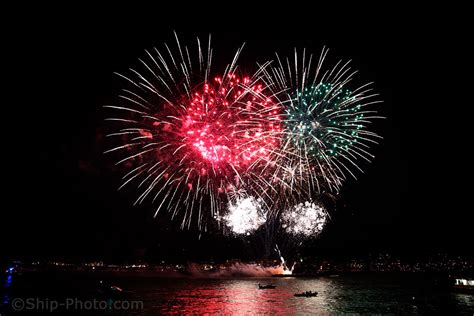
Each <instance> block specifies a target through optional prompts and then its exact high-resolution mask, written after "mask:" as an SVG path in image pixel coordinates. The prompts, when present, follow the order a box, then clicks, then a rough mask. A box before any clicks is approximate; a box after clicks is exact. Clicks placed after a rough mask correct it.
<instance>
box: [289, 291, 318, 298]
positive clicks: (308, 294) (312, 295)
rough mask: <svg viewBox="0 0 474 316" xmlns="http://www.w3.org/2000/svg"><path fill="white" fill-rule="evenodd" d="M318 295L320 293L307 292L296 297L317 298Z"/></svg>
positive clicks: (297, 294)
mask: <svg viewBox="0 0 474 316" xmlns="http://www.w3.org/2000/svg"><path fill="white" fill-rule="evenodd" d="M317 295H318V292H312V291H305V292H303V293H296V294H295V296H296V297H315V296H317Z"/></svg>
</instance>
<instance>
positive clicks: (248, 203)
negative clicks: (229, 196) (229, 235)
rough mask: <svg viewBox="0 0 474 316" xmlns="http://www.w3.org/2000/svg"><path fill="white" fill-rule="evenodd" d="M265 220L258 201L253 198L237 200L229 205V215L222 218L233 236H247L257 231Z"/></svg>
mask: <svg viewBox="0 0 474 316" xmlns="http://www.w3.org/2000/svg"><path fill="white" fill-rule="evenodd" d="M266 220H267V217H266V214H265V213H264V212H263V210H262V206H261V204H260V201H259V200H256V199H255V198H253V197H246V198H237V201H236V202H235V204H234V203H232V202H230V203H229V213H228V214H227V215H226V216H224V221H225V223H226V225H227V226H228V227H229V228H230V229H231V230H232V232H234V233H235V234H247V235H249V234H250V233H251V232H253V231H255V230H257V229H258V228H259V227H260V226H261V225H262V224H263V223H265V221H266Z"/></svg>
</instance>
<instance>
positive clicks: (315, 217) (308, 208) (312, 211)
mask: <svg viewBox="0 0 474 316" xmlns="http://www.w3.org/2000/svg"><path fill="white" fill-rule="evenodd" d="M327 217H328V215H327V212H326V209H325V208H324V207H323V206H322V204H316V203H314V202H308V201H307V202H304V203H300V204H298V205H295V206H294V207H292V208H290V209H288V210H286V211H284V212H283V213H282V215H281V223H282V224H281V226H282V228H283V229H284V230H285V231H286V232H287V233H289V234H290V235H293V236H296V237H303V238H306V237H316V236H318V235H319V234H320V233H321V232H322V230H323V228H324V225H325V224H326V220H327Z"/></svg>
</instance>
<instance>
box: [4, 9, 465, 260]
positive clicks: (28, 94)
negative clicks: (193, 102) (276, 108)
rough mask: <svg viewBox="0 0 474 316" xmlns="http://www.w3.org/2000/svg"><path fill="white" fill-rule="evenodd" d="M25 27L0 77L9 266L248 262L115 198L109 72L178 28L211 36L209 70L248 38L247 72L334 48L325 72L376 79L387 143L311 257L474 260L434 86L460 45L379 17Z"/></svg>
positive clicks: (228, 247)
mask: <svg viewBox="0 0 474 316" xmlns="http://www.w3.org/2000/svg"><path fill="white" fill-rule="evenodd" d="M28 22H29V23H25V25H24V26H25V30H23V31H21V32H18V36H16V35H15V36H12V38H11V39H12V44H11V45H9V46H8V47H10V49H9V53H10V54H11V56H12V57H11V58H9V59H4V63H5V64H6V67H7V68H9V69H11V70H12V72H11V75H9V77H8V78H4V79H6V80H7V81H8V80H9V81H10V83H11V84H10V85H8V86H11V87H12V88H11V89H9V91H8V92H9V93H12V98H11V99H9V100H8V102H7V100H6V99H4V101H3V102H2V103H3V107H8V108H10V109H11V110H13V111H14V112H15V113H14V114H12V115H8V116H6V117H4V120H7V122H6V124H7V125H8V126H10V127H9V128H8V129H6V130H5V131H4V132H6V133H7V134H6V135H5V137H6V138H7V141H6V143H4V146H3V153H4V155H6V156H7V159H8V160H11V162H9V164H5V165H4V173H6V174H8V179H5V182H4V183H3V184H4V185H7V186H8V189H7V191H6V192H4V193H6V196H4V199H3V200H4V203H3V207H2V211H1V212H2V220H1V226H2V229H1V238H2V239H1V240H2V242H1V246H0V251H1V253H2V255H4V257H11V258H13V257H26V258H34V257H40V258H47V257H50V256H59V257H65V258H72V259H78V258H79V259H82V258H104V259H111V260H125V259H130V258H137V257H140V256H142V255H143V254H146V255H147V256H148V257H151V258H156V259H161V258H174V257H177V258H190V259H194V258H197V259H202V258H209V257H215V256H216V253H219V255H220V256H223V257H226V256H227V257H232V256H233V257H239V256H243V257H244V256H245V254H243V253H239V251H240V252H242V250H241V249H240V248H239V247H236V248H232V247H233V246H234V245H236V244H238V241H235V240H234V241H232V240H227V239H223V238H220V237H219V235H218V234H215V233H209V234H203V235H202V236H201V239H199V234H198V233H197V232H195V231H189V232H181V231H180V230H179V229H175V228H173V225H170V224H169V223H168V222H166V221H162V220H156V219H153V218H152V215H153V213H154V206H153V205H151V204H150V203H149V202H147V203H144V204H143V205H142V206H141V207H132V204H133V202H134V200H135V197H136V194H137V192H136V191H134V190H133V188H131V187H130V188H129V189H127V190H124V191H121V192H117V187H118V186H119V184H120V176H121V173H117V172H115V171H114V169H113V168H112V165H113V163H114V161H113V160H112V159H110V157H107V156H104V155H103V154H102V152H103V151H104V150H106V149H107V148H106V144H104V142H103V135H104V131H105V126H106V124H105V123H104V122H103V119H104V118H105V117H106V112H105V111H104V110H103V109H102V108H101V107H102V105H105V104H110V103H111V102H113V100H114V98H115V96H116V95H117V93H118V92H119V85H118V83H119V82H120V81H119V80H118V78H117V77H116V76H114V75H113V72H115V71H116V72H125V71H126V70H127V69H128V67H133V66H134V65H136V64H137V62H138V58H140V57H143V56H144V54H145V51H144V50H145V49H150V48H153V47H154V46H157V47H158V46H161V45H162V43H163V42H164V41H166V42H172V41H173V34H172V31H173V29H176V30H177V31H178V34H179V35H180V39H181V41H182V43H184V42H189V41H193V40H194V38H195V36H196V35H198V36H199V37H200V38H201V39H206V38H207V34H208V33H210V32H211V33H212V36H213V47H214V57H215V58H214V61H213V63H214V65H217V64H219V63H221V64H223V63H225V62H227V61H230V58H231V57H232V56H233V53H234V52H235V50H236V49H237V48H238V47H239V46H240V45H241V44H242V43H243V42H244V41H245V42H246V45H245V49H244V51H243V53H242V55H241V57H240V64H241V65H243V66H246V65H248V66H251V67H253V66H254V65H255V61H259V62H262V61H265V60H267V59H269V58H272V57H273V56H274V51H278V52H280V53H281V54H282V55H285V54H291V53H292V51H293V47H298V48H300V49H302V48H304V47H306V48H307V49H308V51H311V52H313V53H315V54H316V55H319V53H320V51H321V49H322V47H323V46H324V45H326V46H327V47H329V49H330V51H329V59H328V60H327V62H328V63H327V64H326V65H327V66H328V65H329V64H333V63H334V62H335V61H337V60H338V59H340V58H342V59H344V60H347V59H352V67H353V68H354V69H358V70H359V74H358V75H357V76H356V80H357V82H358V83H365V82H369V81H374V82H375V86H374V87H375V89H376V91H377V92H379V93H380V98H381V99H383V100H384V103H383V104H381V105H380V106H379V107H378V109H379V111H380V113H381V114H382V115H383V116H385V117H387V119H385V120H379V121H377V122H376V124H375V125H374V130H375V131H376V132H378V133H379V134H380V135H381V136H383V137H384V140H383V142H382V143H381V145H379V146H377V147H374V148H373V149H372V152H373V153H374V154H375V159H374V160H373V163H372V164H363V169H364V171H365V172H364V173H363V174H362V173H357V177H358V180H357V181H354V180H349V181H348V182H347V183H346V185H345V187H344V189H343V190H342V193H341V197H340V198H341V200H340V201H339V202H338V208H337V210H336V211H335V212H334V213H333V214H332V220H331V222H330V224H329V225H328V226H327V229H326V230H325V231H324V233H323V234H322V236H321V238H320V239H319V240H318V241H316V242H312V243H310V244H309V249H310V250H308V251H310V252H311V253H314V254H318V253H324V254H326V253H328V254H341V253H352V254H365V253H368V252H374V251H375V252H379V251H380V252H392V253H397V254H404V255H412V254H413V255H415V254H420V253H432V252H437V251H444V252H448V253H467V252H468V250H467V249H466V245H467V244H468V242H469V241H472V237H471V236H470V234H469V228H470V227H472V220H471V217H472V216H471V215H470V213H471V210H470V208H468V207H462V206H461V205H460V203H459V202H458V201H459V197H458V196H457V194H459V193H455V192H456V189H455V188H454V184H453V183H452V182H451V181H449V180H446V179H445V178H441V176H437V174H439V173H441V172H444V169H445V168H446V165H445V163H450V164H451V163H453V162H452V161H449V162H445V161H444V160H443V159H441V157H440V156H441V155H448V154H449V152H450V151H451V150H452V149H450V148H448V147H446V146H447V145H446V144H445V141H444V140H441V139H437V137H440V136H439V134H441V133H443V129H445V128H447V126H443V124H442V123H440V122H439V121H438V122H436V120H434V119H431V117H432V116H431V115H430V112H432V111H436V110H435V109H438V108H445V107H446V106H447V105H446V101H448V100H449V98H448V97H447V96H443V88H444V86H443V84H442V83H440V81H439V79H437V78H442V77H443V76H446V75H447V74H448V68H449V66H447V65H446V62H440V60H441V58H443V59H444V60H446V58H448V60H449V59H450V58H451V59H455V57H454V55H455V53H454V52H453V50H452V49H448V48H447V47H448V46H449V45H451V47H453V46H454V47H455V49H460V47H459V45H464V44H465V43H464V44H463V43H457V42H456V41H455V40H453V39H449V40H448V39H443V38H440V37H438V35H439V33H437V32H436V31H435V30H434V29H432V28H430V27H420V28H419V29H416V30H411V31H405V30H403V29H401V28H398V27H393V24H392V22H393V21H392V20H390V19H387V20H385V19H383V18H379V19H377V20H369V21H367V20H366V21H365V23H359V22H357V21H355V22H357V23H353V24H351V23H348V24H347V25H338V26H330V27H328V24H327V23H323V22H321V21H313V20H311V21H310V20H308V21H305V22H302V23H304V24H303V25H302V26H301V25H300V26H298V25H294V23H289V24H293V26H287V27H283V26H281V25H279V26H272V25H267V24H263V25H262V26H261V27H257V26H252V25H247V26H242V25H232V26H231V25H225V26H218V25H213V26H205V25H200V24H194V25H192V26H186V27H185V26H183V25H180V24H179V23H175V24H173V23H168V22H167V23H165V21H163V20H160V21H153V20H150V19H147V20H146V21H142V20H139V19H135V20H134V19H130V20H127V19H125V20H124V19H121V18H108V19H105V20H104V19H103V18H90V19H89V18H85V17H79V18H70V17H63V18H55V19H51V20H49V22H48V23H50V24H48V25H46V24H43V23H42V22H41V21H31V20H30V21H28ZM322 30H324V31H322ZM446 54H451V55H446ZM433 93H437V94H438V96H437V97H433ZM428 117H429V119H428ZM437 120H438V119H437ZM436 148H444V149H439V150H438V149H436ZM459 163H462V161H459ZM7 201H8V202H7ZM174 226H178V225H176V223H175V225H174ZM234 249H240V250H234Z"/></svg>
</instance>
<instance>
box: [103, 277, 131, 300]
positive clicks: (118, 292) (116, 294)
mask: <svg viewBox="0 0 474 316" xmlns="http://www.w3.org/2000/svg"><path fill="white" fill-rule="evenodd" d="M97 293H98V294H99V295H101V296H105V297H113V298H120V297H125V296H127V295H129V294H131V292H129V291H124V290H123V289H122V288H120V287H118V286H117V285H111V284H107V283H104V282H103V281H100V282H99V286H98V288H97Z"/></svg>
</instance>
